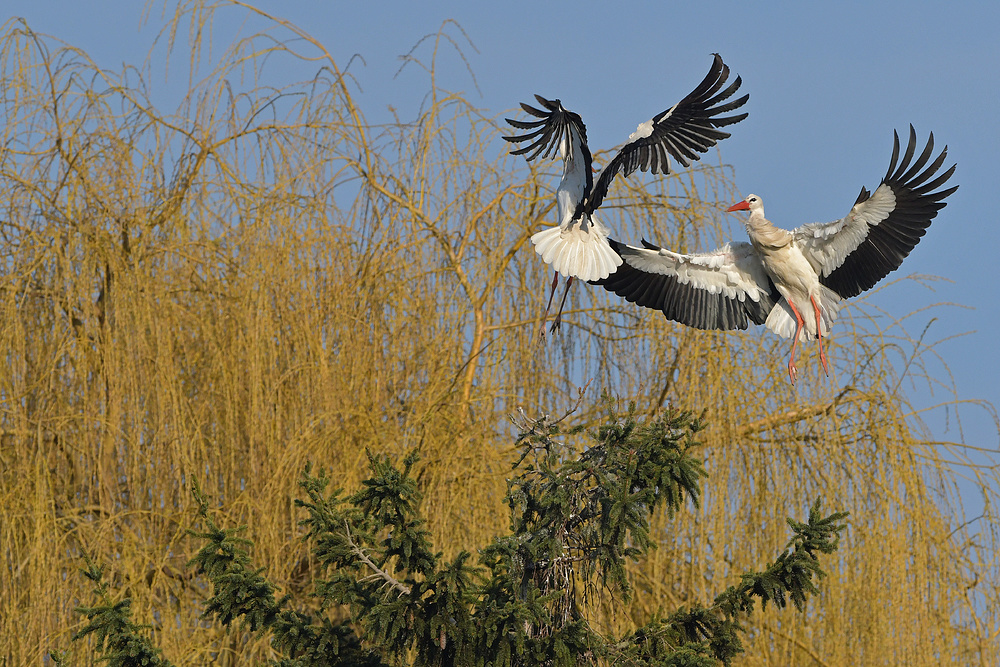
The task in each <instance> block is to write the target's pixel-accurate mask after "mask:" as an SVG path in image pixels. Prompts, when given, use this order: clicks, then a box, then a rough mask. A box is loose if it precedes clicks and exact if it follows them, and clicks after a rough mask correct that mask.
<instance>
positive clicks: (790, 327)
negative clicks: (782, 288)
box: [764, 285, 841, 340]
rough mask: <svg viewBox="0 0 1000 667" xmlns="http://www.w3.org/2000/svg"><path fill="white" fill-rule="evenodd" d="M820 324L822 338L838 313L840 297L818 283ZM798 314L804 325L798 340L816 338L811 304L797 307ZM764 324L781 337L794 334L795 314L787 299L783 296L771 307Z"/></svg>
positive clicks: (814, 317)
mask: <svg viewBox="0 0 1000 667" xmlns="http://www.w3.org/2000/svg"><path fill="white" fill-rule="evenodd" d="M818 301H819V314H820V326H821V327H822V328H823V338H826V337H827V336H829V335H830V328H831V327H832V326H833V323H834V321H835V320H836V319H837V315H839V314H840V306H841V298H840V295H839V294H837V293H836V292H834V291H833V290H831V289H829V288H827V287H825V286H824V285H820V297H819V300H818ZM799 314H800V315H802V319H803V321H804V323H805V326H803V327H802V333H800V334H799V340H813V339H815V338H816V314H815V313H814V312H813V308H812V304H811V303H810V304H808V306H806V307H805V308H804V309H803V308H802V307H799ZM764 326H766V327H767V328H768V329H770V330H771V331H773V332H774V333H776V334H778V335H779V336H781V337H782V338H791V337H792V336H794V335H795V314H794V313H792V307H791V306H790V305H788V300H787V299H785V298H784V297H782V298H781V300H779V301H778V303H777V304H776V305H775V306H774V308H772V309H771V312H770V313H769V314H768V316H767V321H766V322H764Z"/></svg>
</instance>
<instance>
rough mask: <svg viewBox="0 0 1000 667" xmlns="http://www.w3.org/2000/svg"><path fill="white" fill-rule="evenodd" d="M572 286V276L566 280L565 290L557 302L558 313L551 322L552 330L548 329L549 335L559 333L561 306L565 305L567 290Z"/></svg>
mask: <svg viewBox="0 0 1000 667" xmlns="http://www.w3.org/2000/svg"><path fill="white" fill-rule="evenodd" d="M572 286H573V276H570V277H569V278H567V279H566V290H565V291H564V292H563V297H562V300H561V301H560V302H559V312H557V313H556V319H554V320H552V328H551V329H549V333H555V332H556V331H559V325H560V324H562V311H563V306H565V305H566V297H567V296H569V288H570V287H572Z"/></svg>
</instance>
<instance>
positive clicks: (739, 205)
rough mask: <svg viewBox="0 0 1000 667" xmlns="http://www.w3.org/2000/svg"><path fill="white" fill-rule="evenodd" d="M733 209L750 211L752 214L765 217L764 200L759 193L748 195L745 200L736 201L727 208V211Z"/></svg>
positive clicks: (730, 211) (729, 211)
mask: <svg viewBox="0 0 1000 667" xmlns="http://www.w3.org/2000/svg"><path fill="white" fill-rule="evenodd" d="M733 211H750V215H754V214H756V215H758V216H760V217H762V218H763V217H764V202H763V200H761V198H760V197H758V196H757V195H747V196H746V199H744V200H743V201H739V202H736V203H735V204H733V205H732V206H730V207H729V208H727V209H726V212H727V213H732V212H733Z"/></svg>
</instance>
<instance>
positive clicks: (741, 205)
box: [726, 201, 750, 213]
mask: <svg viewBox="0 0 1000 667" xmlns="http://www.w3.org/2000/svg"><path fill="white" fill-rule="evenodd" d="M749 210H750V204H748V203H746V202H745V201H740V202H736V203H735V204H733V205H732V206H730V207H729V208H727V209H726V213H732V212H733V211H749Z"/></svg>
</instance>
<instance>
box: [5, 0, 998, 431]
mask: <svg viewBox="0 0 1000 667" xmlns="http://www.w3.org/2000/svg"><path fill="white" fill-rule="evenodd" d="M142 5H143V3H141V2H135V1H134V0H129V1H126V0H109V1H107V2H102V3H79V2H72V3H71V2H63V1H58V2H57V1H51V0H50V1H42V2H39V1H38V0H7V2H5V3H4V11H5V13H6V16H4V15H0V19H3V18H7V17H9V16H21V17H24V18H25V19H27V21H28V24H29V25H30V26H31V27H32V28H33V29H34V30H35V31H36V32H41V33H46V34H49V35H52V36H55V37H58V38H60V39H62V40H63V41H65V42H67V43H69V44H71V45H74V46H78V47H80V48H82V49H83V50H85V51H86V52H87V53H89V54H90V56H91V57H92V58H93V59H94V60H95V61H96V62H97V63H98V64H99V65H101V66H104V67H108V68H111V69H118V68H120V66H121V64H122V63H130V64H137V63H140V62H141V61H142V60H143V59H144V58H145V56H146V54H147V52H148V50H149V48H150V40H151V39H152V38H153V37H154V36H155V30H154V29H151V28H150V27H149V26H147V27H145V28H143V29H140V19H141V11H142ZM257 5H258V6H260V7H261V8H263V9H265V10H267V11H271V12H274V13H276V14H278V15H280V16H281V17H283V18H286V19H288V20H290V21H292V22H293V23H296V24H297V25H299V26H301V27H303V28H305V29H306V30H308V31H309V32H310V33H311V34H312V35H313V36H314V37H316V38H317V39H319V40H320V41H321V42H322V43H323V44H325V45H326V47H327V48H328V49H329V50H330V52H331V53H332V55H333V56H334V58H335V59H337V61H338V62H339V63H340V64H341V65H344V64H346V63H347V62H348V60H349V59H350V58H351V56H352V55H354V54H360V55H361V56H362V57H363V59H364V64H362V63H361V62H359V61H356V62H355V63H354V64H352V66H351V72H352V73H353V75H354V76H355V77H356V78H357V81H358V83H359V85H360V86H361V91H360V92H359V93H358V95H357V97H356V99H357V100H358V101H359V102H360V103H361V105H362V108H363V109H364V111H365V113H366V115H367V117H368V120H369V121H371V122H378V121H380V120H385V119H387V118H388V114H387V112H386V111H385V109H386V107H387V106H388V105H390V104H392V105H394V106H396V107H398V108H399V109H400V110H401V111H402V112H403V116H404V117H407V113H406V112H407V111H412V110H413V109H415V108H416V105H417V104H418V103H419V101H420V96H421V95H422V94H423V93H424V92H425V91H426V80H425V79H424V78H423V77H422V76H421V75H420V74H419V73H418V72H416V71H415V70H413V71H404V72H403V73H402V74H401V75H400V76H398V77H397V76H395V75H396V73H397V71H398V70H399V67H400V60H399V56H400V55H402V54H403V53H406V52H407V51H408V50H409V49H410V48H411V47H412V46H413V45H414V44H415V43H416V42H417V40H418V39H420V38H421V37H422V36H424V35H426V34H428V33H432V32H435V31H436V30H437V29H438V28H439V27H440V26H441V23H442V22H443V21H444V20H445V19H454V20H456V21H457V22H458V23H459V24H460V25H461V26H462V28H463V29H464V30H465V32H466V34H467V35H468V38H469V39H470V40H471V41H472V43H473V44H474V45H475V49H472V48H469V47H466V48H465V49H464V50H465V55H466V57H467V59H468V63H469V65H470V66H471V69H472V70H473V72H474V73H475V76H476V83H478V91H477V90H476V85H475V84H474V83H473V81H472V79H471V77H470V76H469V74H468V73H467V72H466V71H465V69H464V65H463V64H462V63H461V61H460V60H459V59H458V58H455V57H446V58H445V59H444V62H445V65H446V66H445V68H444V69H443V70H442V72H440V73H439V76H440V77H441V83H442V85H443V86H444V87H445V88H448V89H452V90H463V91H465V92H467V93H470V97H471V99H473V100H474V101H475V102H476V103H477V104H478V105H479V106H480V107H481V108H482V109H483V110H484V112H485V113H486V114H487V115H495V114H500V113H503V112H505V111H509V110H512V109H513V108H514V107H516V105H517V103H518V102H520V101H527V100H530V99H531V95H532V94H533V93H536V92H537V93H541V94H543V95H545V96H548V97H559V98H561V99H562V101H563V103H564V104H565V105H566V106H567V107H568V108H570V109H572V110H574V111H576V112H578V113H580V114H581V115H582V116H583V118H584V120H585V122H586V123H587V128H588V135H589V139H590V144H591V146H592V147H593V148H595V149H599V148H610V147H612V146H614V145H616V144H619V143H621V142H622V141H623V140H624V139H625V138H626V137H627V136H628V134H629V133H630V132H631V131H632V130H634V129H635V126H636V125H637V124H638V123H639V122H641V121H643V120H646V119H647V118H649V117H651V116H652V115H654V114H655V113H657V112H659V111H662V110H663V109H665V108H667V107H668V106H670V105H671V104H673V103H674V102H675V101H677V100H678V99H680V97H681V96H683V95H684V94H686V93H687V92H688V91H689V90H690V89H691V88H692V87H693V86H694V85H695V84H696V83H697V82H698V81H699V80H700V79H701V77H702V76H704V74H705V72H706V71H707V70H708V66H709V64H710V62H711V56H710V54H711V53H713V52H719V53H721V54H722V56H723V58H724V59H725V60H726V62H727V63H728V64H729V65H730V66H731V68H732V70H733V71H734V72H737V73H738V74H740V75H741V76H742V77H743V81H744V91H746V92H749V93H750V95H751V99H750V102H749V103H748V105H747V107H746V109H747V110H748V111H749V112H750V116H749V118H748V119H747V120H745V121H743V122H742V123H740V124H739V125H737V126H735V127H734V128H732V132H733V136H732V137H731V138H729V139H727V140H726V141H725V142H723V143H722V144H721V146H720V147H721V150H722V156H723V159H724V160H725V161H726V162H727V163H729V164H731V165H733V166H734V167H735V172H736V183H737V187H738V188H739V190H740V191H741V192H742V193H743V194H747V193H749V192H754V193H756V194H758V195H760V196H761V197H762V198H763V199H764V201H765V202H766V211H767V216H768V218H769V219H770V220H771V221H772V222H774V223H775V224H777V225H779V226H781V227H785V228H791V227H795V226H798V225H800V224H803V223H807V222H817V221H828V220H834V219H837V218H840V217H841V216H843V215H844V214H846V213H847V211H848V210H849V209H850V207H851V205H852V204H853V203H854V200H855V197H856V196H857V194H858V190H859V189H860V188H861V186H867V187H868V188H869V189H873V188H874V187H875V186H877V185H878V183H879V179H880V178H881V177H882V175H883V174H884V172H885V169H886V167H887V166H888V160H889V157H890V154H891V149H892V131H893V129H896V130H899V131H900V132H901V133H902V132H905V131H907V127H908V125H909V124H910V123H912V124H913V125H914V126H915V127H916V129H917V132H918V138H919V139H920V140H921V141H923V139H924V138H925V137H926V134H927V132H929V131H933V132H934V136H935V139H936V141H937V143H938V145H939V146H943V145H944V144H947V145H948V147H949V163H950V162H957V163H958V170H957V172H956V174H955V176H954V177H953V179H952V183H956V184H959V185H960V186H961V188H960V189H959V190H958V192H956V193H955V194H954V195H953V196H951V197H950V198H949V199H948V206H947V207H946V208H945V209H944V210H943V211H942V212H941V213H940V214H939V215H938V217H937V219H936V220H935V221H934V223H933V224H932V225H931V227H930V229H929V231H928V233H927V235H926V236H925V237H924V239H923V240H922V242H921V243H920V244H919V245H918V246H917V247H916V249H915V250H914V251H913V253H912V254H911V256H910V257H909V258H908V259H907V260H906V262H904V264H903V266H902V268H901V269H900V271H898V272H897V273H896V274H893V276H894V277H895V276H896V275H906V274H911V273H914V274H933V275H937V276H941V277H943V278H946V279H947V280H948V281H950V282H944V281H942V282H937V283H935V285H934V291H929V290H927V289H925V288H922V287H919V286H917V285H916V284H915V283H910V284H906V283H904V284H899V285H894V286H893V287H892V288H891V289H889V290H883V291H882V292H881V293H880V294H879V295H877V297H876V303H877V304H878V305H880V306H881V307H883V308H885V309H886V310H888V311H889V312H891V313H893V314H895V315H897V316H902V315H905V314H906V313H908V312H910V311H912V310H915V309H917V308H920V307H923V306H925V305H927V304H929V303H935V302H954V303H958V304H963V305H965V306H970V307H971V308H946V309H941V310H938V311H937V312H936V313H935V315H936V316H937V317H938V318H939V319H938V320H937V321H936V322H935V323H934V324H933V325H932V328H931V331H930V333H931V337H932V338H945V337H948V336H952V335H954V334H958V333H962V332H969V331H971V332H973V333H971V334H970V335H967V336H964V337H961V338H957V339H954V340H951V341H948V342H945V343H944V344H942V346H941V347H940V348H939V351H940V352H941V353H942V354H943V355H944V357H945V360H946V361H947V362H948V364H949V365H950V367H951V369H952V371H953V373H954V375H955V379H956V382H957V385H958V389H959V395H960V397H961V398H969V399H977V398H978V399H986V400H989V401H991V402H993V403H994V404H995V405H1000V352H998V350H997V343H996V339H997V335H996V333H995V329H996V327H997V326H998V325H1000V296H998V289H1000V281H998V279H997V273H998V271H997V262H996V258H995V256H996V254H997V250H996V249H997V247H998V245H1000V224H998V220H997V217H998V216H997V213H996V207H997V204H998V203H1000V194H998V187H997V181H998V177H1000V169H998V167H997V159H998V153H1000V123H998V122H997V120H996V119H997V111H998V110H997V107H998V104H997V101H998V99H1000V96H998V91H1000V46H998V45H997V42H996V31H997V28H1000V4H994V3H971V2H968V3H961V2H960V3H950V4H947V5H946V4H944V3H930V2H898V3H873V2H865V3H850V2H847V3H803V2H796V3H791V2H788V3H766V4H765V3H736V2H711V1H702V2H697V3H676V2H658V3H653V2H616V3H609V2H602V3H592V5H591V6H589V7H588V3H584V2H566V3H541V2H522V1H516V0H515V1H508V2H503V3H474V2H467V1H466V2H398V3H385V2H378V1H377V0H372V1H371V2H364V3H362V2H353V3H344V2H330V1H322V2H321V1H319V0H310V1H301V2H273V1H272V2H259V3H257ZM159 7H160V5H157V6H156V7H155V8H154V11H153V14H154V15H156V14H158V12H159ZM225 17H231V20H232V25H233V26H234V27H235V26H238V25H239V24H241V23H242V22H243V21H244V18H245V11H244V10H242V9H239V8H235V7H234V8H231V9H227V10H225V12H224V13H223V14H220V15H219V17H218V18H217V20H219V21H222V20H225ZM159 23H160V22H159V20H158V19H155V20H153V21H152V24H153V27H154V28H155V27H157V26H158V25H159ZM451 34H452V35H456V36H457V35H458V34H459V33H457V32H455V31H452V32H451ZM181 70H182V68H177V70H176V71H177V72H178V78H177V81H176V82H172V83H175V84H177V85H183V83H184V81H183V76H182V71H181ZM170 83H171V82H168V83H164V84H162V85H164V86H168V85H170ZM154 97H156V96H155V95H154ZM732 222H733V223H734V238H736V239H738V240H742V239H743V232H742V229H741V228H740V227H738V226H736V225H735V223H736V220H735V219H734V220H732ZM705 250H708V248H705ZM917 328H918V330H919V327H917ZM834 335H836V330H835V331H834ZM779 362H780V363H784V360H778V361H776V362H775V363H779ZM931 402H936V401H934V400H933V399H931V398H929V397H928V398H927V403H928V404H930V403H931ZM942 424H943V422H942V423H938V424H935V423H934V422H933V421H932V426H933V427H934V430H935V431H939V430H942V431H943V428H944V427H943V425H942ZM964 426H965V428H966V440H967V441H968V442H970V443H971V444H977V445H980V446H987V447H996V446H997V440H998V435H997V432H996V427H995V426H994V425H993V423H992V421H991V420H990V419H988V418H987V417H986V415H985V414H982V413H979V412H977V411H967V413H966V415H965V421H964ZM938 435H943V436H947V437H950V438H954V437H956V436H955V434H954V433H953V432H951V433H943V432H939V433H938Z"/></svg>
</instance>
